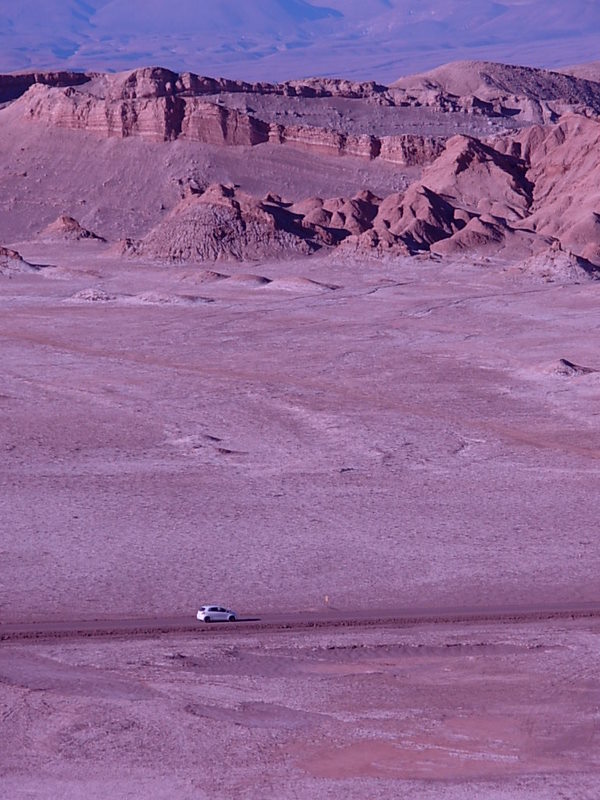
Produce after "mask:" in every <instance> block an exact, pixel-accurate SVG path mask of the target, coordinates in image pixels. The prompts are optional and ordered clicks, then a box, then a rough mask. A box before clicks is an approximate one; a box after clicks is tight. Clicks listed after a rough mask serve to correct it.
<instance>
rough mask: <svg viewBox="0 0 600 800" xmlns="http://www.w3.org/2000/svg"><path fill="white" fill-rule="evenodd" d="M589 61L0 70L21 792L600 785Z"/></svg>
mask: <svg viewBox="0 0 600 800" xmlns="http://www.w3.org/2000/svg"><path fill="white" fill-rule="evenodd" d="M576 73H577V70H572V71H571V72H568V73H567V72H565V73H560V74H559V73H554V72H545V71H543V70H527V69H525V68H509V67H506V66H505V65H489V64H465V63H463V64H459V65H451V66H449V67H446V68H442V69H441V70H440V71H437V72H435V73H432V74H429V75H428V76H416V77H412V78H407V79H403V80H402V81H399V82H398V83H397V84H394V85H392V86H390V87H384V86H380V85H378V84H374V83H369V84H351V83H349V82H347V81H346V82H344V81H318V80H317V81H312V82H311V81H308V82H295V83H289V84H279V85H269V84H243V83H242V82H234V81H228V82H226V81H217V80H214V79H208V78H200V77H198V76H194V75H189V74H184V75H177V74H175V73H170V72H169V71H167V70H160V69H158V68H152V69H144V70H136V71H133V72H131V73H126V74H120V75H117V76H106V75H100V74H93V75H77V74H67V73H65V74H46V75H30V76H27V75H21V76H14V75H12V76H3V78H0V89H2V94H0V99H1V100H2V103H3V108H2V110H0V142H1V144H0V186H1V187H2V190H1V200H0V245H1V246H2V247H1V249H0V304H1V310H2V313H1V315H0V337H1V340H2V371H1V375H0V380H1V385H0V409H1V414H2V416H1V420H2V428H1V430H2V437H1V446H2V451H3V458H2V468H1V472H0V492H1V494H0V497H1V503H2V515H1V525H2V536H1V541H0V548H1V553H0V555H1V564H2V570H1V573H0V640H1V641H0V648H1V649H0V714H1V716H0V731H1V738H2V741H3V742H4V744H3V746H2V749H1V750H0V778H1V783H0V794H1V795H2V796H3V797H7V798H9V797H10V798H26V797H27V798H29V797H53V798H54V797H64V798H69V800H70V798H79V797H83V796H86V797H89V798H96V797H98V798H100V797H142V796H143V797H157V798H158V797H164V798H167V797H169V798H171V797H181V798H221V797H223V798H225V797H233V798H254V797H259V796H260V797H263V798H265V797H273V798H275V797H277V798H288V797H289V798H305V797H324V798H325V797H327V798H334V797H336V798H337V797H340V796H346V797H352V798H354V797H355V798H366V797H369V798H371V797H372V798H378V797H382V798H383V797H386V798H387V797H401V798H403V797H406V798H408V797H422V798H427V799H428V798H470V797H485V798H494V799H495V798H498V799H500V798H536V799H537V798H557V797H564V798H590V800H591V798H595V797H597V796H598V786H599V784H600V781H599V780H598V769H599V762H598V757H597V749H598V719H599V717H598V714H599V707H600V678H599V676H598V656H599V650H598V647H599V645H598V642H599V640H598V632H599V630H600V629H599V620H598V614H599V613H600V603H599V602H598V573H599V569H600V547H599V542H598V536H597V530H598V522H597V520H598V516H599V511H600V502H599V494H598V471H599V467H598V459H599V455H600V434H599V428H598V414H599V411H598V408H597V399H598V392H599V388H600V357H599V354H598V346H597V332H598V327H599V326H600V318H599V315H598V300H599V292H600V283H599V282H598V281H597V276H598V274H599V273H598V270H599V268H600V232H599V230H598V213H600V212H599V203H598V195H597V188H596V187H597V186H598V185H599V184H598V177H600V167H599V166H598V162H597V152H598V151H597V145H598V137H599V134H600V122H599V121H598V115H599V114H600V84H599V83H597V82H596V80H595V78H597V77H598V75H597V74H596V73H597V67H595V66H594V65H590V66H589V67H588V68H587V69H586V70H583V69H582V70H580V73H579V74H576ZM212 601H214V602H218V603H224V604H227V605H228V606H229V607H232V608H235V609H236V610H237V611H238V612H239V614H240V616H241V617H242V619H243V620H246V621H240V622H238V623H236V624H235V625H227V626H225V627H222V626H219V625H215V626H204V627H202V626H201V625H200V624H199V623H198V625H196V626H195V625H194V623H195V620H194V617H195V612H196V609H197V607H198V605H199V604H200V603H202V602H212ZM136 620H143V622H141V621H140V623H139V625H136V624H135V621H136ZM53 626H54V627H53ZM82 626H83V627H82ZM94 626H96V627H94Z"/></svg>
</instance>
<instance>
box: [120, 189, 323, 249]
mask: <svg viewBox="0 0 600 800" xmlns="http://www.w3.org/2000/svg"><path fill="white" fill-rule="evenodd" d="M315 249H316V245H315V244H314V243H313V242H312V241H311V237H310V235H309V234H308V233H307V232H306V231H305V230H304V229H303V228H302V226H301V225H300V224H298V222H297V220H296V218H295V216H294V215H293V214H290V213H289V212H288V211H287V209H286V208H285V206H284V205H283V204H280V203H277V202H272V201H271V202H269V201H265V202H263V201H260V200H257V199H256V198H253V197H250V196H248V195H246V194H243V193H241V192H236V191H235V189H234V188H233V187H231V186H223V185H219V184H217V185H212V186H209V187H208V188H207V189H206V190H205V191H204V192H203V193H201V194H191V195H190V196H188V197H186V198H184V199H183V200H182V201H181V202H180V203H179V204H178V205H177V206H176V207H175V208H174V209H173V211H172V212H171V213H170V214H169V215H168V217H167V218H166V219H165V220H163V222H161V223H160V224H159V225H158V226H157V227H156V228H155V229H154V230H153V231H151V233H150V234H149V235H148V236H147V237H146V238H145V239H143V240H142V241H141V242H138V243H135V244H132V245H131V247H130V250H131V251H132V252H134V253H141V254H144V255H147V256H152V257H155V258H160V259H167V260H170V261H220V260H238V261H243V260H252V259H257V258H263V257H265V256H270V255H285V254H294V253H296V254H304V255H306V254H308V253H311V252H313V251H314V250H315Z"/></svg>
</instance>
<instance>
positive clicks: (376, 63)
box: [0, 0, 600, 82]
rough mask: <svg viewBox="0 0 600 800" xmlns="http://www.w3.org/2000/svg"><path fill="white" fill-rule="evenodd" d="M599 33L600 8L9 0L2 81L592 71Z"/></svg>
mask: <svg viewBox="0 0 600 800" xmlns="http://www.w3.org/2000/svg"><path fill="white" fill-rule="evenodd" d="M599 33H600V3H598V2H596V0H570V1H569V2H568V3H566V2H565V1H564V0H429V1H427V0H421V2H415V0H369V2H365V1H364V0H310V2H309V0H251V2H240V0H212V2H211V1H210V0H178V2H176V3H172V2H168V0H20V2H19V3H14V2H11V1H10V0H0V71H5V72H6V71H16V70H29V69H52V68H57V67H61V68H65V67H68V68H72V69H83V70H90V69H97V70H123V69H128V68H130V67H134V66H139V65H141V64H161V65H164V66H167V67H170V68H172V69H176V70H186V69H187V70H192V71H194V72H199V73H205V74H213V75H216V74H218V75H223V76H225V77H243V78H245V79H247V80H283V79H288V78H296V77H305V76H308V75H337V76H341V77H349V78H353V79H367V78H372V79H375V80H380V81H383V82H389V81H392V80H394V79H395V78H397V77H399V76H400V75H404V74H409V73H413V72H416V71H420V70H424V69H430V68H432V67H434V66H436V65H438V64H440V63H445V62H448V61H451V60H457V59H488V60H496V61H505V62H512V63H522V64H529V65H532V66H548V67H553V66H559V65H564V64H568V63H575V62H581V61H590V60H593V59H595V58H597V56H598V49H597V47H598V35H599Z"/></svg>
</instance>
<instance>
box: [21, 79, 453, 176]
mask: <svg viewBox="0 0 600 800" xmlns="http://www.w3.org/2000/svg"><path fill="white" fill-rule="evenodd" d="M321 84H322V85H321ZM319 85H320V88H319V90H318V91H320V92H323V93H324V92H329V93H334V92H335V91H336V87H337V90H338V91H339V92H341V93H342V96H351V97H355V96H359V95H360V91H359V88H357V87H358V86H359V85H356V84H348V85H347V86H346V82H342V81H337V82H335V81H329V82H320V84H319ZM360 86H363V87H364V86H371V84H368V85H363V84H360ZM302 87H304V89H302ZM326 87H327V88H326ZM234 89H236V90H237V91H240V92H241V91H256V92H263V93H266V94H269V93H279V92H281V93H282V94H283V93H289V92H291V91H292V90H293V91H294V93H296V95H297V96H305V94H306V96H309V97H315V96H321V95H320V94H318V92H317V89H313V88H312V86H311V85H310V84H308V83H306V82H304V83H300V82H296V83H295V84H293V85H292V84H290V85H287V84H286V85H281V86H273V85H269V84H261V85H258V87H257V85H250V84H243V83H240V82H237V83H236V82H233V81H226V80H224V79H221V80H218V81H217V80H214V79H210V78H200V77H198V76H195V75H191V74H190V73H187V74H185V75H182V76H178V75H177V74H176V73H171V72H169V71H168V70H161V69H146V70H136V71H134V72H132V73H131V74H129V75H127V76H116V77H114V78H107V77H106V76H103V77H102V78H98V79H96V81H95V83H94V84H93V85H92V86H91V87H90V88H89V90H88V87H87V86H86V87H84V89H78V88H76V87H75V86H68V87H66V88H56V87H52V86H49V85H46V84H43V83H39V82H38V83H36V84H35V85H32V86H31V87H30V88H29V90H28V91H27V92H26V94H25V96H24V97H23V98H22V100H21V101H20V102H21V105H22V107H23V115H24V117H25V118H26V119H27V120H29V121H33V122H41V123H46V124H48V125H53V126H56V127H59V128H67V129H70V130H85V131H89V132H93V133H95V134H97V135H100V136H105V137H119V138H127V137H130V136H140V137H142V138H145V139H147V140H149V141H172V140H174V139H185V140H188V141H194V142H201V143H203V144H212V145H228V146H231V145H233V146H250V147H251V146H254V145H257V144H262V143H266V142H270V143H272V144H278V145H286V146H289V147H294V148H297V149H301V150H305V151H308V152H314V153H324V154H328V155H340V156H343V155H350V156H358V157H361V158H368V159H374V158H381V159H382V160H384V161H389V162H392V163H396V164H403V165H407V166H413V165H420V164H426V163H429V162H431V161H432V160H433V159H434V158H435V157H436V156H437V155H439V153H440V152H441V151H442V150H443V147H444V138H442V137H435V136H421V135H412V134H404V135H398V136H382V137H376V136H372V135H368V134H365V135H352V134H348V133H345V132H341V131H336V130H329V129H327V128H323V127H317V126H302V125H282V124H279V123H273V122H267V121H264V120H261V119H259V118H258V117H257V116H255V115H253V114H251V113H249V112H243V111H240V110H237V109H235V108H231V107H226V106H224V105H221V104H219V103H218V102H214V101H211V100H208V99H206V97H205V96H206V95H209V94H210V93H211V92H216V91H225V90H227V91H228V92H231V91H233V90H234ZM301 90H302V91H303V92H305V94H302V93H301ZM364 91H365V92H366V91H367V88H364ZM299 92H300V94H298V93H299ZM327 96H330V95H329V94H328V95H327ZM332 96H337V95H332Z"/></svg>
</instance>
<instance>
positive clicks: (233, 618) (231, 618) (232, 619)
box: [227, 614, 235, 622]
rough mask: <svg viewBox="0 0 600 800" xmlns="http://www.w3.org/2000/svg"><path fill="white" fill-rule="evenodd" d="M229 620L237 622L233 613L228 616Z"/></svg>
mask: <svg viewBox="0 0 600 800" xmlns="http://www.w3.org/2000/svg"><path fill="white" fill-rule="evenodd" d="M227 620H228V621H229V622H235V617H234V616H233V614H231V615H230V616H229V617H227Z"/></svg>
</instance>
